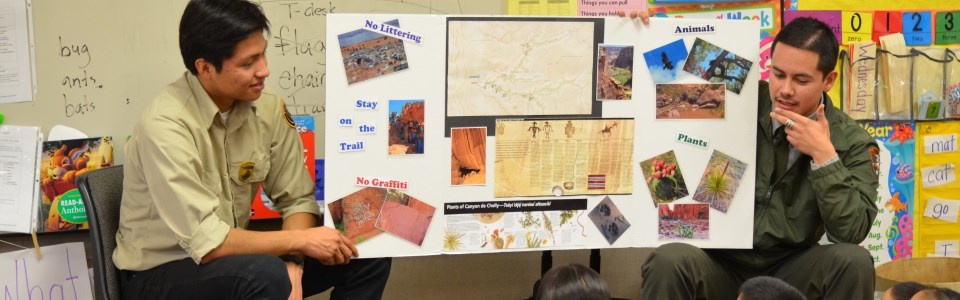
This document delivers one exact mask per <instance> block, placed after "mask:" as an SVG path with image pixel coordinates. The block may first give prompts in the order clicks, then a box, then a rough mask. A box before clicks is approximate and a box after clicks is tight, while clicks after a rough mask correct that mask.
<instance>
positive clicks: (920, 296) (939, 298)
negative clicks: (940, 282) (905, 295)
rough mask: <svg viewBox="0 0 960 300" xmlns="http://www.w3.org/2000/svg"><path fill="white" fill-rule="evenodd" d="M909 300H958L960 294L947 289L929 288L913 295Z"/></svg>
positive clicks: (959, 299)
mask: <svg viewBox="0 0 960 300" xmlns="http://www.w3.org/2000/svg"><path fill="white" fill-rule="evenodd" d="M910 299H911V300H960V293H957V292H956V291H954V290H951V289H948V288H936V287H930V288H927V289H924V290H922V291H919V292H917V293H916V294H915V295H913V298H910Z"/></svg>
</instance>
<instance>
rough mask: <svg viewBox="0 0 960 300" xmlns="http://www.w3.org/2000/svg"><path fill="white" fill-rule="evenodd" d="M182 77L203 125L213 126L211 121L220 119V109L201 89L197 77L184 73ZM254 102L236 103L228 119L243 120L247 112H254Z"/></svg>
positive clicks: (201, 86)
mask: <svg viewBox="0 0 960 300" xmlns="http://www.w3.org/2000/svg"><path fill="white" fill-rule="evenodd" d="M184 76H185V77H186V78H187V84H188V85H189V86H190V91H191V92H192V93H193V96H194V99H196V101H197V107H198V109H199V111H200V116H201V118H203V119H202V121H203V124H208V126H211V125H213V120H215V119H216V118H219V117H220V108H218V107H217V105H216V104H215V103H213V98H210V95H209V94H207V91H206V90H204V89H203V85H201V84H200V79H199V78H197V75H193V74H191V73H190V72H184ZM255 102H256V101H236V102H234V104H233V108H231V115H230V118H231V119H233V118H238V119H245V118H246V116H247V114H248V113H249V111H250V110H251V109H252V110H253V111H254V112H255V111H256V105H255V104H254V103H255Z"/></svg>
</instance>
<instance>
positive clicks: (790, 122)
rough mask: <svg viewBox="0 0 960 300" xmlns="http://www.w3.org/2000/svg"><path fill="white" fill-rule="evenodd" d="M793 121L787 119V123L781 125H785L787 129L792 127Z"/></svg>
mask: <svg viewBox="0 0 960 300" xmlns="http://www.w3.org/2000/svg"><path fill="white" fill-rule="evenodd" d="M793 123H794V122H793V120H791V119H787V123H786V124H783V126H787V129H790V128H792V127H793Z"/></svg>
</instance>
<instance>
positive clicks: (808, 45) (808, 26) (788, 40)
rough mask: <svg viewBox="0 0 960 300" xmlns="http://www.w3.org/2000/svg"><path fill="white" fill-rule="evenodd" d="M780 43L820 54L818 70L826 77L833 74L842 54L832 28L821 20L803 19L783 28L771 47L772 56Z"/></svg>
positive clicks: (791, 22) (797, 19)
mask: <svg viewBox="0 0 960 300" xmlns="http://www.w3.org/2000/svg"><path fill="white" fill-rule="evenodd" d="M779 43H784V44H787V45H790V46H791V47H794V48H798V49H803V50H808V51H813V52H816V53H817V54H820V58H819V59H818V60H817V70H819V71H820V72H821V73H823V76H824V77H826V76H827V74H830V72H833V69H834V68H835V67H836V65H837V55H839V54H840V49H839V47H840V45H839V44H837V37H836V36H835V35H833V30H832V29H830V26H827V24H824V23H823V22H820V20H817V19H814V18H808V17H801V18H796V19H794V20H793V21H790V23H787V26H783V29H781V30H780V33H778V34H777V37H776V38H775V39H774V40H773V45H771V46H770V55H773V51H776V49H777V44H779Z"/></svg>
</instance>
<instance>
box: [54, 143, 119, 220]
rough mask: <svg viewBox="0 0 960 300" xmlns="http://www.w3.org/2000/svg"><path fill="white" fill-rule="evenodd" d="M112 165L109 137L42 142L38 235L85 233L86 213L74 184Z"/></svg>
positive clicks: (111, 146)
mask: <svg viewBox="0 0 960 300" xmlns="http://www.w3.org/2000/svg"><path fill="white" fill-rule="evenodd" d="M112 164H113V143H112V139H111V138H110V137H95V138H84V139H74V140H62V141H46V142H43V152H42V153H41V156H40V198H41V202H40V206H39V207H40V208H39V211H38V212H37V217H38V219H39V221H40V222H39V223H40V225H39V226H38V227H39V228H37V232H55V231H72V230H79V229H87V227H88V225H87V211H86V209H85V208H84V206H83V200H82V199H81V198H80V191H78V190H77V184H76V183H74V180H76V178H77V176H80V175H82V174H84V173H87V172H90V171H93V170H96V169H100V168H105V167H109V166H110V165H112Z"/></svg>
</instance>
